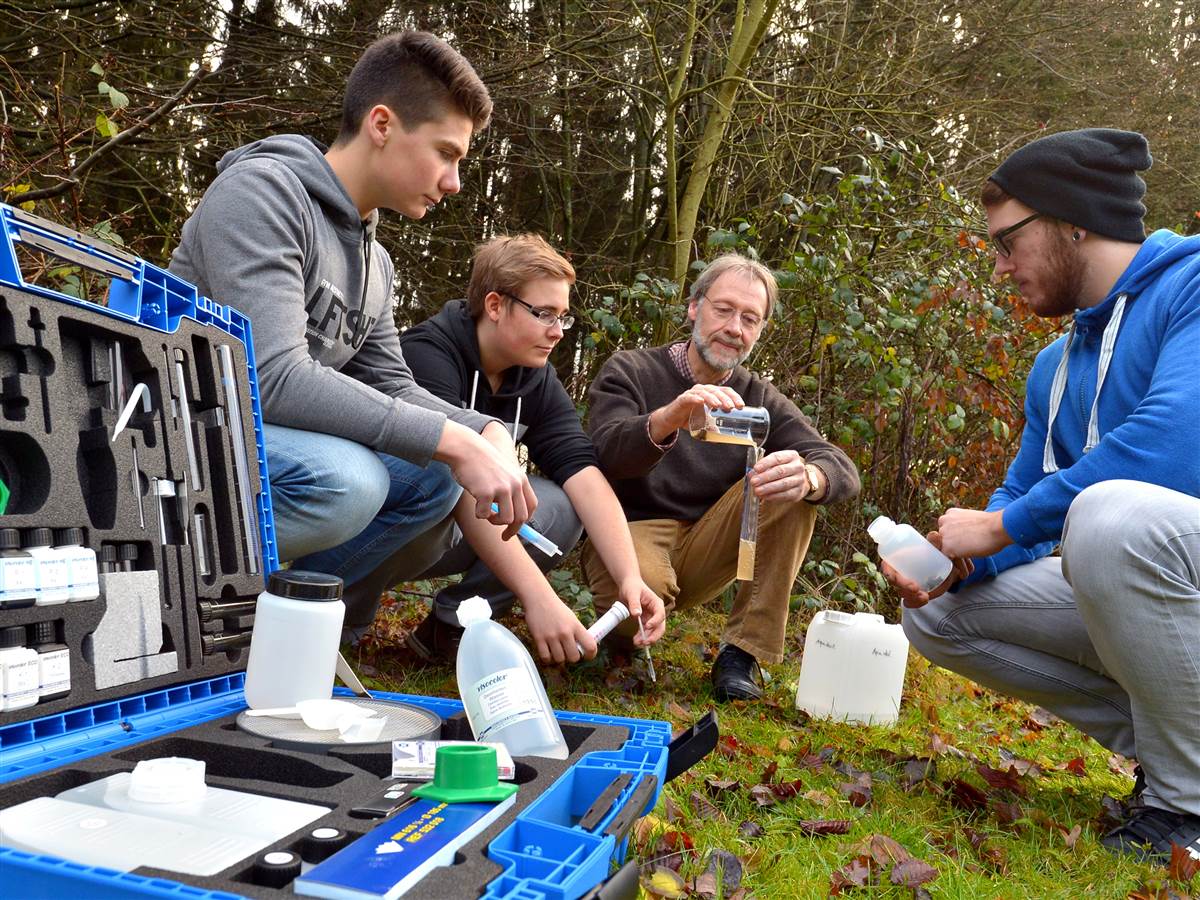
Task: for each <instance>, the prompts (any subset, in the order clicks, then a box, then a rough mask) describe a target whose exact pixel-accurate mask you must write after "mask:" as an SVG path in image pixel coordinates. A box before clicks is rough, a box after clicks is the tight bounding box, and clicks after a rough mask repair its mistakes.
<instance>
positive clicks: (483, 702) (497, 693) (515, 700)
mask: <svg viewBox="0 0 1200 900" xmlns="http://www.w3.org/2000/svg"><path fill="white" fill-rule="evenodd" d="M458 621H459V624H461V625H462V626H463V627H464V628H465V629H466V631H465V632H464V633H463V636H462V642H461V643H460V644H459V645H458V663H457V666H456V675H457V678H458V692H459V694H460V695H461V696H462V701H463V706H464V707H465V708H466V712H467V721H469V722H470V723H471V732H472V733H473V734H474V735H475V740H477V741H496V742H499V743H501V744H503V745H504V746H505V747H507V748H508V752H509V753H510V754H511V755H512V756H543V757H546V758H548V759H566V758H567V742H566V741H565V740H564V739H563V734H562V729H561V728H559V727H558V720H557V719H556V718H554V710H552V709H551V708H550V700H549V698H548V697H547V696H546V687H545V685H543V684H542V679H541V676H539V675H538V670H537V667H536V666H535V665H534V664H533V657H531V656H530V655H529V651H528V650H526V649H525V645H524V644H522V643H521V642H520V641H519V640H517V638H516V637H515V636H514V635H513V634H512V632H511V631H509V630H508V629H507V628H505V627H504V626H503V625H501V624H499V623H497V622H493V621H492V607H491V605H490V604H489V603H488V602H487V601H486V600H484V599H483V598H482V597H470V598H468V599H466V600H464V601H463V602H462V603H460V604H459V606H458Z"/></svg>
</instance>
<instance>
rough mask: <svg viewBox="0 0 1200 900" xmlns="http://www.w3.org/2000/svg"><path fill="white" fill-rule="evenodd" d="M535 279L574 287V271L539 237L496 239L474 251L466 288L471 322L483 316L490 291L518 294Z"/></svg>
mask: <svg viewBox="0 0 1200 900" xmlns="http://www.w3.org/2000/svg"><path fill="white" fill-rule="evenodd" d="M538 278H553V279H556V280H560V281H565V282H566V283H567V284H574V283H575V267H574V266H572V265H571V263H570V262H569V261H568V260H567V259H566V258H565V257H564V256H562V254H560V253H558V252H557V251H556V250H555V249H554V248H553V247H551V246H550V245H549V244H548V243H547V242H546V239H545V238H543V237H542V236H541V235H538V234H514V235H511V236H497V237H494V238H492V239H491V240H490V241H485V242H484V243H482V244H480V245H479V246H478V247H476V248H475V256H474V257H473V258H472V259H471V280H470V282H468V284H467V308H468V309H469V310H470V312H471V318H473V319H478V318H479V317H480V316H481V315H483V298H484V297H486V296H487V295H488V293H490V292H491V291H495V292H496V293H498V294H508V295H509V296H512V295H513V294H518V293H520V291H521V288H522V287H523V286H524V285H526V284H528V283H529V282H531V281H533V280H535V279H538Z"/></svg>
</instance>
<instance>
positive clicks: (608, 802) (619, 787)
mask: <svg viewBox="0 0 1200 900" xmlns="http://www.w3.org/2000/svg"><path fill="white" fill-rule="evenodd" d="M632 780H633V773H632V772H622V773H621V774H620V775H618V776H617V777H616V778H614V779H613V780H612V781H611V782H609V784H608V787H606V788H605V789H604V790H602V791H601V792H600V796H598V797H597V798H596V799H595V800H593V801H592V805H591V806H589V807H588V810H587V812H585V813H584V814H583V818H582V819H580V820H579V827H580V828H582V829H583V830H584V831H592V830H594V829H595V827H596V826H597V825H599V824H600V822H601V821H602V820H603V819H604V817H605V816H606V815H608V811H609V810H610V809H612V805H613V803H614V802H616V799H617V798H618V797H619V796H621V791H623V790H625V788H627V787H629V782H631V781H632Z"/></svg>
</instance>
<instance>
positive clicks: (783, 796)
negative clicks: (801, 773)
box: [766, 778, 804, 800]
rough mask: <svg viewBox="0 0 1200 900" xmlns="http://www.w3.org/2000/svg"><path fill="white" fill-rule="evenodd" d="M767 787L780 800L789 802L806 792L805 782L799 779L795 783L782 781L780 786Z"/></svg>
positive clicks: (770, 785)
mask: <svg viewBox="0 0 1200 900" xmlns="http://www.w3.org/2000/svg"><path fill="white" fill-rule="evenodd" d="M766 787H768V788H770V789H771V793H773V794H774V795H775V796H776V797H778V798H779V799H780V800H787V799H789V798H791V797H795V796H796V795H797V794H799V793H800V792H801V791H802V790H804V782H803V781H801V780H800V779H798V778H797V779H796V780H795V781H781V782H779V783H778V784H768V785H766Z"/></svg>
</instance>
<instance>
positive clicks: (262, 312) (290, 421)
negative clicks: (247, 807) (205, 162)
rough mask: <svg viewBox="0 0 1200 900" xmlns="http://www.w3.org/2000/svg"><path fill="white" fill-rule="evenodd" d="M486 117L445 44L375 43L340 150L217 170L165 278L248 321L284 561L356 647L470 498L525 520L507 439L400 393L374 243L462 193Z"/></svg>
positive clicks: (345, 111) (470, 78)
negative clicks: (309, 577) (399, 218)
mask: <svg viewBox="0 0 1200 900" xmlns="http://www.w3.org/2000/svg"><path fill="white" fill-rule="evenodd" d="M491 111H492V101H491V98H490V97H489V96H488V91H487V88H486V87H485V86H484V84H483V82H482V81H480V79H479V76H478V75H477V74H476V73H475V71H474V69H472V68H471V65H470V63H468V62H467V61H466V60H465V59H463V57H462V56H461V55H459V53H458V52H457V51H455V50H454V49H453V48H451V47H450V45H449V44H447V43H445V42H444V41H442V40H439V39H438V38H436V37H434V36H433V35H431V34H426V33H424V32H417V31H408V32H401V33H398V34H393V35H389V36H387V37H384V38H381V39H379V40H378V41H376V42H375V43H373V44H372V45H371V46H370V47H368V48H367V50H366V51H365V52H364V53H363V55H362V57H361V58H360V59H359V61H358V62H357V63H356V64H355V66H354V69H353V71H352V72H351V73H350V77H349V80H348V81H347V84H346V93H345V98H344V101H343V108H342V124H341V130H340V132H339V133H338V136H337V139H336V140H335V141H334V143H333V146H332V147H329V148H326V147H324V146H323V145H321V144H319V143H318V142H317V141H315V140H313V139H312V138H307V137H302V136H299V135H279V136H275V137H270V138H267V139H265V140H261V141H255V142H254V143H251V144H248V145H246V146H245V147H241V148H239V149H237V150H233V151H231V152H229V153H227V154H225V156H224V157H223V158H222V159H221V161H220V163H219V164H218V166H217V170H218V175H217V178H216V179H215V180H214V181H213V183H212V185H211V186H210V187H209V189H208V190H207V191H206V192H205V194H204V197H203V198H202V199H201V201H200V204H199V206H197V207H196V210H195V212H193V213H192V216H191V218H189V219H188V221H187V222H186V223H184V226H183V236H182V240H181V242H180V245H179V247H178V248H176V250H175V253H174V255H173V257H172V260H171V270H172V271H173V272H176V273H178V274H179V275H181V276H182V277H184V278H186V279H188V280H189V281H192V282H194V283H195V284H196V286H197V287H198V288H199V290H200V293H202V294H204V295H206V296H209V297H212V298H213V299H214V300H217V301H218V302H220V303H227V304H229V305H230V306H233V307H235V308H237V309H240V310H241V311H242V312H244V313H245V314H246V315H248V316H249V317H250V320H251V324H252V327H253V339H254V349H255V354H256V356H257V361H258V378H259V386H260V389H261V392H262V404H263V419H264V421H265V423H266V425H265V428H264V434H265V438H266V453H267V467H268V469H269V471H270V476H271V495H272V500H273V503H274V508H275V530H276V535H277V537H278V541H279V556H280V559H281V560H285V561H287V560H292V561H294V564H295V566H296V567H297V568H305V569H315V570H317V571H322V572H329V573H332V574H336V575H340V576H341V577H342V578H343V579H344V581H345V582H346V594H345V599H346V607H347V612H346V624H347V626H349V627H350V628H351V629H353V630H355V631H360V630H362V629H363V628H365V626H367V625H369V624H370V623H371V621H372V619H373V618H374V616H375V610H376V607H377V605H378V602H379V596H380V594H381V593H382V591H384V590H386V589H387V588H389V587H391V586H392V585H393V584H394V583H396V582H397V581H400V580H402V579H403V578H405V577H410V576H413V575H416V574H417V573H418V572H420V571H421V570H422V569H424V568H426V567H427V566H428V565H429V564H430V563H431V562H432V561H433V560H436V559H438V558H439V557H440V556H441V555H442V553H443V552H444V551H445V549H446V547H447V546H448V544H449V536H450V524H451V522H450V518H449V516H450V512H451V510H453V508H454V507H455V504H456V503H457V502H458V500H459V496H460V495H461V493H462V490H463V489H465V490H466V492H467V493H468V494H470V496H471V497H472V498H473V508H474V510H475V514H476V515H477V516H479V517H480V518H486V519H488V520H489V521H491V522H493V523H495V524H500V525H504V526H506V528H505V531H504V535H505V537H511V536H512V535H513V534H515V533H516V530H517V528H518V527H519V526H520V525H521V523H523V522H524V521H525V520H526V519H528V518H529V515H530V513H531V512H532V510H533V509H534V507H535V506H536V504H537V500H536V498H535V497H534V494H533V489H532V487H531V486H530V484H529V481H528V479H527V478H525V476H524V475H523V474H522V473H521V471H520V469H519V468H518V467H517V465H516V462H515V449H514V447H513V443H512V440H511V439H510V438H509V436H508V432H507V431H505V429H504V427H503V425H502V424H501V423H500V422H499V421H497V420H495V419H489V418H488V417H486V416H483V415H480V414H479V413H476V412H473V411H471V410H467V409H462V408H461V407H458V406H454V405H451V404H448V403H446V402H444V401H442V400H440V399H438V398H437V397H435V396H433V395H432V394H430V393H429V392H428V391H426V390H424V389H423V388H421V387H419V386H418V385H417V383H416V382H415V381H414V380H413V377H412V373H411V372H410V371H409V369H408V366H407V365H406V363H405V361H404V356H403V354H402V353H401V352H400V343H399V335H398V334H397V329H396V324H395V322H394V320H393V299H392V285H393V280H394V272H393V269H392V261H391V259H390V258H389V257H388V254H387V252H386V251H385V250H384V249H383V248H382V247H381V246H380V245H379V243H378V242H377V241H376V240H375V227H376V224H377V223H378V220H379V213H378V209H379V208H380V207H382V208H384V209H391V210H395V211H396V212H398V213H400V214H401V215H403V216H406V217H408V218H412V219H420V218H422V217H423V216H424V215H425V213H426V212H428V211H429V210H431V209H433V208H434V207H435V206H436V205H437V204H438V203H439V202H441V200H442V199H443V198H444V197H447V196H450V195H452V194H456V193H458V191H459V187H460V184H459V175H458V166H459V163H460V162H461V161H462V159H463V158H464V157H465V156H466V154H467V151H468V149H469V145H470V140H471V136H472V134H473V133H474V132H475V131H477V130H479V129H481V128H483V127H485V126H486V125H487V122H488V120H489V118H490V116H491ZM492 504H495V505H496V507H497V509H498V512H495V513H493V512H492V511H491V507H492Z"/></svg>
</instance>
